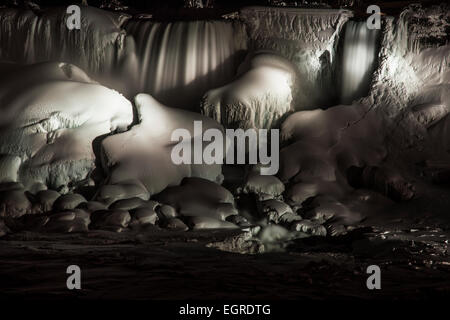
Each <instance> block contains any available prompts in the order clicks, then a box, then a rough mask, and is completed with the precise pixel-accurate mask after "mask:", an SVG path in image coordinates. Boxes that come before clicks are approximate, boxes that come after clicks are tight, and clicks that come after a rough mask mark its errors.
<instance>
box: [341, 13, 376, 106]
mask: <svg viewBox="0 0 450 320" xmlns="http://www.w3.org/2000/svg"><path fill="white" fill-rule="evenodd" d="M378 34H379V32H378V30H369V29H368V28H367V25H366V22H365V21H363V22H356V21H348V22H347V23H346V26H345V34H344V38H343V41H344V42H343V49H342V50H343V52H342V60H341V61H342V66H341V67H340V70H341V103H345V104H351V103H352V101H353V100H355V99H357V98H360V97H363V96H365V95H366V94H367V93H368V91H369V86H370V82H371V79H372V74H373V71H374V68H375V64H376V57H377V54H378V41H377V39H378Z"/></svg>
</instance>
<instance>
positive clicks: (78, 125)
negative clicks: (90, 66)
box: [0, 63, 133, 189]
mask: <svg viewBox="0 0 450 320" xmlns="http://www.w3.org/2000/svg"><path fill="white" fill-rule="evenodd" d="M0 99H1V100H2V105H1V106H0V108H1V112H2V115H4V118H3V119H4V121H7V122H3V123H2V126H1V129H0V131H1V132H0V135H1V137H2V139H1V141H0V154H1V155H2V157H1V164H2V169H3V170H2V174H1V175H0V176H2V177H5V176H8V177H9V180H13V181H15V180H17V181H20V182H22V183H23V184H24V185H25V187H26V188H30V187H31V186H33V184H36V183H41V184H44V185H46V186H48V187H49V188H52V189H59V188H62V187H69V188H70V187H72V186H74V185H75V184H76V182H77V181H80V180H83V179H85V178H86V177H87V176H88V174H89V173H90V172H91V171H92V170H93V168H94V167H95V153H94V151H95V150H94V149H95V145H96V143H97V140H98V137H101V136H103V135H107V134H110V133H111V132H116V131H123V130H126V129H127V127H128V126H129V125H130V124H131V122H132V120H133V112H132V106H131V103H130V102H129V101H128V100H126V99H125V98H124V97H123V96H121V95H120V94H118V93H117V92H115V91H113V90H110V89H108V88H105V87H103V86H100V85H98V84H96V83H94V82H92V81H91V80H89V78H88V77H87V76H86V74H84V73H83V72H82V71H81V70H80V69H78V68H76V67H74V66H72V65H70V64H65V63H43V64H36V65H30V66H23V67H20V66H17V68H16V69H15V71H14V72H11V73H10V74H9V75H8V77H7V78H4V79H2V80H0ZM17 167H19V168H18V170H16V169H17ZM6 171H7V172H6ZM15 172H17V177H16V174H15Z"/></svg>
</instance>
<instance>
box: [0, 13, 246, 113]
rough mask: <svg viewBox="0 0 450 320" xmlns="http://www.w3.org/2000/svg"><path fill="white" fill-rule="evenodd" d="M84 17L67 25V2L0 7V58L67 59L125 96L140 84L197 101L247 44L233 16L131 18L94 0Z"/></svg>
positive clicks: (230, 69)
mask: <svg viewBox="0 0 450 320" xmlns="http://www.w3.org/2000/svg"><path fill="white" fill-rule="evenodd" d="M81 17H82V21H81V23H82V25H81V28H80V30H69V29H68V28H67V27H66V23H65V21H66V19H67V14H66V13H65V8H58V9H54V10H51V11H48V12H45V13H44V14H41V15H36V14H35V13H33V12H32V11H20V10H15V9H4V10H1V9H0V45H1V46H0V60H7V61H13V62H18V63H27V64H28V63H36V62H44V61H61V62H68V63H72V64H75V65H77V66H78V67H80V68H82V69H83V70H84V71H86V72H87V73H88V74H89V76H91V77H92V78H93V79H95V80H97V81H99V82H100V83H102V84H104V85H106V86H108V87H111V88H114V89H116V90H118V91H119V92H121V93H123V94H124V95H126V96H127V97H129V98H132V97H133V96H134V95H135V94H137V93H140V92H145V93H149V94H151V95H153V96H154V97H155V98H156V99H157V100H160V101H161V102H162V103H164V104H167V105H169V106H172V107H180V108H185V109H196V108H199V103H200V99H201V97H202V96H203V94H205V92H207V91H208V90H210V89H212V88H215V87H219V86H222V85H224V84H225V83H227V82H230V81H231V80H232V78H233V77H234V75H235V73H236V69H237V67H238V65H239V63H240V62H241V61H242V58H243V57H242V52H245V50H246V45H247V37H246V34H245V32H244V28H243V25H242V24H240V23H237V22H227V21H192V22H173V23H158V22H154V21H148V20H128V19H129V16H126V15H122V14H116V13H112V12H107V11H102V10H99V9H96V8H92V7H82V9H81ZM127 20H128V21H127Z"/></svg>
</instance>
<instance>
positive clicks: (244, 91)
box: [201, 52, 299, 129]
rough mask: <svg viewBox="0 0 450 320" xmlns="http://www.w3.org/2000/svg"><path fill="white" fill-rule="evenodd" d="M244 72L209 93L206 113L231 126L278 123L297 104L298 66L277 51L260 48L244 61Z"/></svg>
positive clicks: (276, 124) (205, 107) (246, 127)
mask: <svg viewBox="0 0 450 320" xmlns="http://www.w3.org/2000/svg"><path fill="white" fill-rule="evenodd" d="M240 72H241V73H243V74H241V76H240V77H239V78H238V79H237V80H235V81H234V82H232V83H230V84H228V85H226V86H224V87H221V88H218V89H214V90H210V91H209V92H207V93H206V94H205V96H204V97H203V100H202V103H201V109H202V113H203V114H205V115H207V116H208V117H210V118H213V119H216V120H217V121H218V122H220V123H222V124H223V125H224V126H225V127H227V128H236V129H237V128H240V129H249V128H257V129H259V128H265V129H270V128H272V127H276V126H278V125H279V121H280V119H281V118H282V117H283V115H285V114H286V113H287V112H289V111H290V110H292V109H293V107H294V104H295V103H294V101H293V96H295V92H296V88H297V86H298V82H299V81H298V79H297V70H296V67H295V66H294V65H292V63H290V62H289V61H288V60H286V59H285V58H282V57H280V56H278V55H276V54H273V53H270V52H259V53H256V54H254V55H253V56H252V57H251V58H249V59H248V61H246V62H244V64H243V65H242V66H241V67H240Z"/></svg>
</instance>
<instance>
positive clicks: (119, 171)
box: [102, 94, 223, 194]
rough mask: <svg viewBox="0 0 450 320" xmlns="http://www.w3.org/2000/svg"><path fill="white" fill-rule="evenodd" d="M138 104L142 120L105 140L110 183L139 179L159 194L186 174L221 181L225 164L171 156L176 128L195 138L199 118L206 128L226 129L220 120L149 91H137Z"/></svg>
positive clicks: (138, 113)
mask: <svg viewBox="0 0 450 320" xmlns="http://www.w3.org/2000/svg"><path fill="white" fill-rule="evenodd" d="M135 105H136V109H137V116H138V119H139V123H138V124H137V125H135V126H133V127H132V128H131V130H129V131H127V132H124V133H121V134H116V135H112V136H109V137H107V138H105V139H104V140H103V142H102V163H103V166H104V168H105V170H107V171H108V172H109V177H108V183H109V184H116V183H120V182H122V181H126V180H129V179H137V180H139V181H141V182H142V183H143V184H144V185H145V187H146V188H147V190H148V191H149V192H150V194H155V193H158V192H160V191H162V190H164V189H165V188H166V187H167V186H171V185H177V184H179V183H180V182H181V180H182V179H183V178H184V177H202V178H207V179H210V180H213V181H221V177H222V174H221V171H222V169H221V165H206V164H199V165H198V164H192V165H190V164H180V165H176V164H174V163H173V161H172V159H171V152H172V147H173V145H174V143H173V142H172V141H171V135H172V132H173V131H174V130H175V129H178V128H185V129H187V130H189V132H190V133H191V137H192V139H194V138H195V137H194V121H195V120H199V121H202V124H203V130H207V129H209V128H216V129H219V130H223V128H222V127H221V126H220V125H219V124H218V123H217V122H215V121H214V120H212V119H209V118H207V117H205V116H202V115H200V114H198V113H194V112H189V111H184V110H180V109H175V108H169V107H166V106H164V105H162V104H161V103H159V102H158V101H156V100H155V99H154V98H152V97H151V96H149V95H147V94H139V95H137V96H136V97H135ZM191 145H192V146H193V145H194V144H193V143H192V144H191ZM191 154H192V155H193V154H194V152H193V151H192V152H191Z"/></svg>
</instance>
